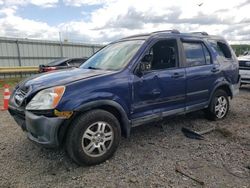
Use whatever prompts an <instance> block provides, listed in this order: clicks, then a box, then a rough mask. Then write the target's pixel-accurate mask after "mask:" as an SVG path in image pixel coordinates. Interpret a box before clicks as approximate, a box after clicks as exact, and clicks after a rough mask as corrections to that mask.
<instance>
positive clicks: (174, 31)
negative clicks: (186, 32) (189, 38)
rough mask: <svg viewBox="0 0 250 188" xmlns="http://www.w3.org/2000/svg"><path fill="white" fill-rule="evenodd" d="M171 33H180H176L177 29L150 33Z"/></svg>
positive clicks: (177, 32)
mask: <svg viewBox="0 0 250 188" xmlns="http://www.w3.org/2000/svg"><path fill="white" fill-rule="evenodd" d="M167 32H168V33H173V34H180V31H178V30H177V29H169V30H162V31H155V32H152V33H167Z"/></svg>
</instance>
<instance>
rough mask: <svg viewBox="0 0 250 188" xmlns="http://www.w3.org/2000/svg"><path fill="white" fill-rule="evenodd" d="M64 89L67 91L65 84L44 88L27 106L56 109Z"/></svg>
mask: <svg viewBox="0 0 250 188" xmlns="http://www.w3.org/2000/svg"><path fill="white" fill-rule="evenodd" d="M64 91H65V87H64V86H58V87H53V88H49V89H44V90H42V91H40V92H39V93H37V94H36V95H35V96H34V97H33V99H32V100H31V101H30V102H29V104H28V105H27V106H26V110H50V109H54V108H55V107H56V106H57V104H58V103H59V102H60V100H61V98H62V96H63V93H64Z"/></svg>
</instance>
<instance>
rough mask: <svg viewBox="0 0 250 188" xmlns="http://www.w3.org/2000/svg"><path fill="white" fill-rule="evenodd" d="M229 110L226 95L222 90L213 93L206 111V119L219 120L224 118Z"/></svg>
mask: <svg viewBox="0 0 250 188" xmlns="http://www.w3.org/2000/svg"><path fill="white" fill-rule="evenodd" d="M228 110H229V100H228V95H227V93H226V92H225V91H224V90H221V89H219V90H217V91H215V93H214V95H213V98H212V100H211V102H210V105H209V107H208V108H207V109H206V115H207V117H208V119H211V120H219V119H223V118H225V117H226V115H227V113H228Z"/></svg>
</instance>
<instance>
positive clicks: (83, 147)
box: [66, 110, 121, 165]
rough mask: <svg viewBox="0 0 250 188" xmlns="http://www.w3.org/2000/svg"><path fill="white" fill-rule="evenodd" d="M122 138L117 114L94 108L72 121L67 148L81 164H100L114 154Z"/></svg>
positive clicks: (71, 155) (70, 154)
mask: <svg viewBox="0 0 250 188" xmlns="http://www.w3.org/2000/svg"><path fill="white" fill-rule="evenodd" d="M120 138H121V129H120V124H119V122H118V120H117V119H116V118H115V116H114V115H112V114H111V113H109V112H107V111H104V110H93V111H90V112H87V113H85V114H83V115H81V116H80V117H79V118H78V119H76V120H75V121H74V122H73V123H72V125H71V127H70V129H69V132H68V135H67V142H66V149H67V152H68V154H69V156H70V157H71V158H72V159H73V160H74V161H75V162H76V163H78V164H79V165H83V164H86V165H93V164H98V163H101V162H104V161H105V160H107V159H108V158H110V157H111V156H112V155H113V154H114V152H115V151H116V149H117V147H118V145H119V142H120Z"/></svg>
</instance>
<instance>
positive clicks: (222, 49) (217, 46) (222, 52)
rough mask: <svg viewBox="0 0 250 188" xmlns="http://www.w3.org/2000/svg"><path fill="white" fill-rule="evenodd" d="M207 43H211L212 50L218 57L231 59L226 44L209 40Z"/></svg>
mask: <svg viewBox="0 0 250 188" xmlns="http://www.w3.org/2000/svg"><path fill="white" fill-rule="evenodd" d="M209 42H210V43H211V45H212V47H213V49H214V50H215V51H216V52H217V53H218V54H219V56H221V57H223V58H226V59H231V58H232V53H231V50H230V48H229V47H228V45H227V44H226V43H224V42H220V41H214V40H210V41H209Z"/></svg>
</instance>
